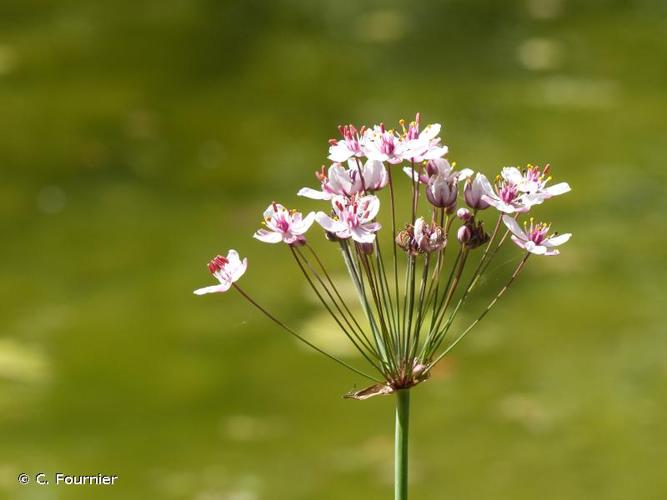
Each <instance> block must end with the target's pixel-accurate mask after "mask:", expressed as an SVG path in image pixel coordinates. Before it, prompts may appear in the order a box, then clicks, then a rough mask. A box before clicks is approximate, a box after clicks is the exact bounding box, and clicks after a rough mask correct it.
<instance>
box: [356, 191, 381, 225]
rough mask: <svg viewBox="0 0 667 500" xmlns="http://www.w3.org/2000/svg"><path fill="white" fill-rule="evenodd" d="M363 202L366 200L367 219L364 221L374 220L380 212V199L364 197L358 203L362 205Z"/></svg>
mask: <svg viewBox="0 0 667 500" xmlns="http://www.w3.org/2000/svg"><path fill="white" fill-rule="evenodd" d="M364 200H368V217H367V219H366V220H372V219H375V216H376V215H377V214H378V212H379V211H380V198H378V197H377V196H364V197H363V198H361V199H360V200H359V203H360V204H361V203H363V202H364Z"/></svg>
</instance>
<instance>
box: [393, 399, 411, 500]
mask: <svg viewBox="0 0 667 500" xmlns="http://www.w3.org/2000/svg"><path fill="white" fill-rule="evenodd" d="M409 427H410V389H401V390H399V391H396V437H395V448H394V457H395V458H394V460H395V462H394V499H395V500H407V499H408V430H409Z"/></svg>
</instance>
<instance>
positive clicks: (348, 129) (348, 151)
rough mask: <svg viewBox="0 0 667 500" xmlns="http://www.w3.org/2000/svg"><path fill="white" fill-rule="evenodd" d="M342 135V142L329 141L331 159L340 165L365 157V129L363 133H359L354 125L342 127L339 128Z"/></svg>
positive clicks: (362, 130)
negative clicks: (363, 143)
mask: <svg viewBox="0 0 667 500" xmlns="http://www.w3.org/2000/svg"><path fill="white" fill-rule="evenodd" d="M338 130H340V134H341V135H342V136H343V139H342V140H337V139H332V140H331V141H329V144H330V146H329V159H330V160H331V161H335V162H338V163H341V162H344V161H347V160H349V159H350V158H352V157H353V156H356V157H362V156H365V154H364V151H363V147H362V142H363V141H362V138H363V132H364V128H363V127H362V128H361V133H360V132H358V131H357V129H356V128H355V127H354V125H352V124H350V125H345V126H343V125H341V126H339V127H338Z"/></svg>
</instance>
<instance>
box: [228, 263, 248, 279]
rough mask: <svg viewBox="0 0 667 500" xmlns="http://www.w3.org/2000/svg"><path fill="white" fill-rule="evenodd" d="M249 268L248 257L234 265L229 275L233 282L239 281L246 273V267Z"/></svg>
mask: <svg viewBox="0 0 667 500" xmlns="http://www.w3.org/2000/svg"><path fill="white" fill-rule="evenodd" d="M247 268H248V259H247V258H245V259H243V260H242V261H241V262H239V264H238V265H235V266H234V267H230V268H229V275H230V278H231V280H232V283H233V282H235V281H237V280H238V279H239V278H240V277H241V276H243V274H244V273H245V271H246V269H247Z"/></svg>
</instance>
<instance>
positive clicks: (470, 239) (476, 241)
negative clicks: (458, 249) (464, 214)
mask: <svg viewBox="0 0 667 500" xmlns="http://www.w3.org/2000/svg"><path fill="white" fill-rule="evenodd" d="M456 239H457V240H458V241H459V243H461V245H464V246H465V247H466V248H468V249H469V250H472V249H473V248H477V247H481V246H482V245H483V244H485V243H486V242H487V241H489V235H488V234H487V232H486V231H485V230H484V223H483V222H482V221H475V219H474V218H473V217H469V218H468V219H467V220H466V222H465V223H464V224H463V225H462V226H461V227H460V228H459V230H458V231H457V232H456Z"/></svg>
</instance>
